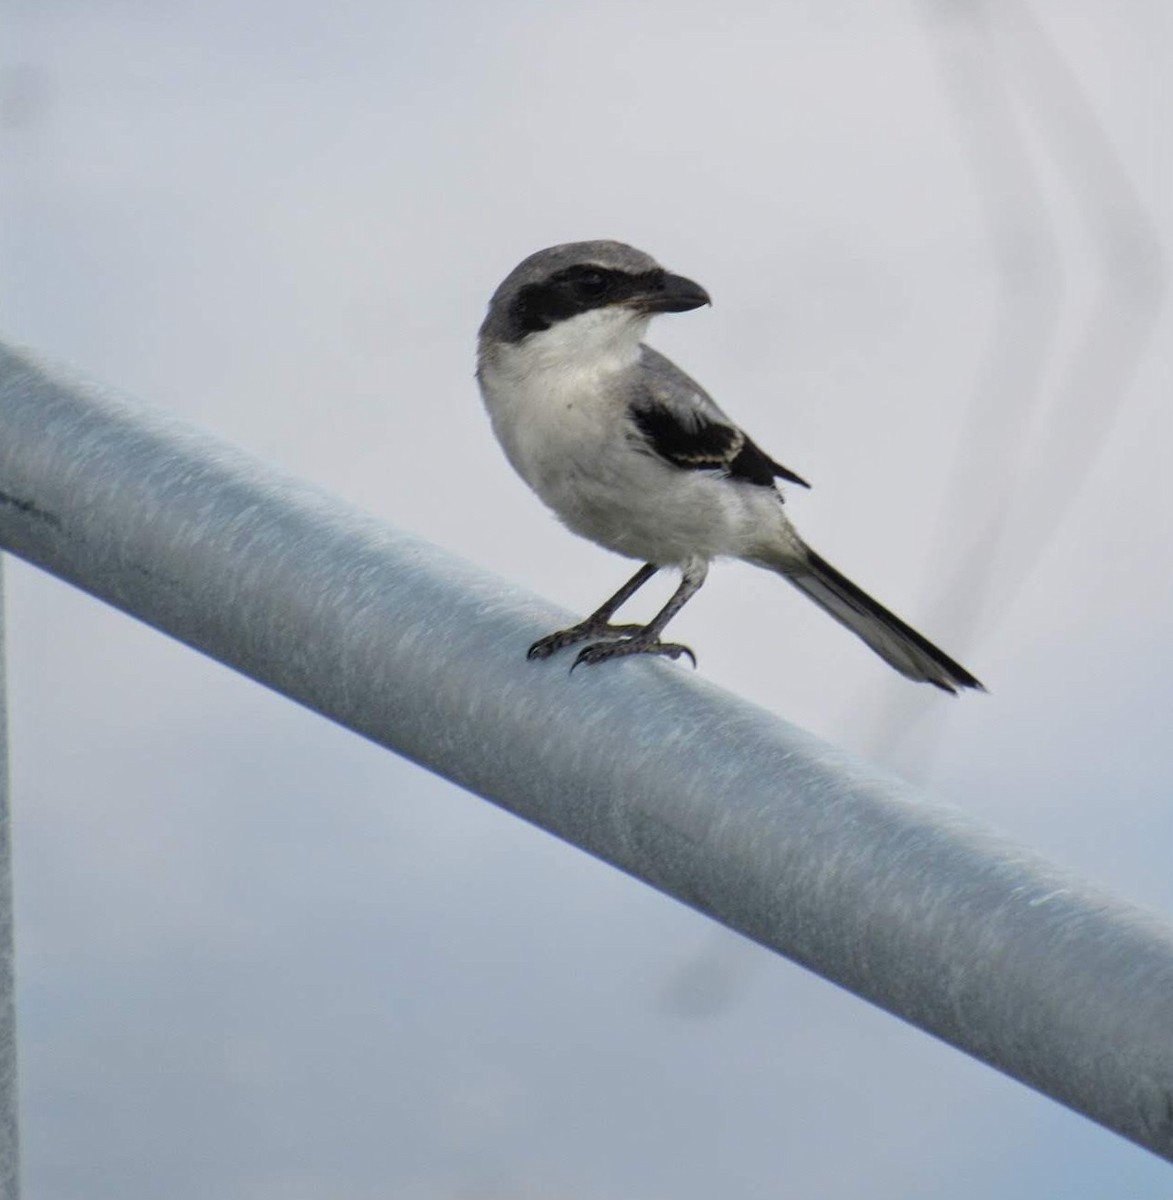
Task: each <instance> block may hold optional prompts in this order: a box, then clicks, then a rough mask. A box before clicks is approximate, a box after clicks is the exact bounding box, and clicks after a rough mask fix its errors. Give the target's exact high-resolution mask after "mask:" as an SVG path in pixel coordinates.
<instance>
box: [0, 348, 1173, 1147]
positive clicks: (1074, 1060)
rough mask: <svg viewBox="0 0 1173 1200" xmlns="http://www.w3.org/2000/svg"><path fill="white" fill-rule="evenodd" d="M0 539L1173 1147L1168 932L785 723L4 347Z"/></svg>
mask: <svg viewBox="0 0 1173 1200" xmlns="http://www.w3.org/2000/svg"><path fill="white" fill-rule="evenodd" d="M0 546H5V547H7V548H9V549H11V550H12V551H13V552H15V553H17V554H19V555H21V556H22V557H24V558H27V559H28V560H29V561H30V562H34V563H37V564H39V565H40V566H42V567H44V568H45V569H46V570H49V571H52V572H53V573H54V574H56V575H59V576H60V577H61V578H63V579H67V580H69V581H70V582H72V583H75V584H77V585H78V586H79V587H82V588H84V589H86V590H87V591H89V592H92V593H93V594H94V595H96V596H99V597H101V598H102V599H104V600H106V601H108V602H110V603H111V604H115V605H117V606H118V607H119V608H122V609H123V610H125V611H126V612H128V613H132V614H133V615H135V616H137V617H139V618H141V619H142V620H144V621H147V622H149V623H150V624H152V625H154V626H156V627H157V628H159V629H161V630H164V631H165V632H167V633H169V634H171V635H172V636H174V637H177V638H179V639H181V640H182V641H184V642H187V643H188V644H189V645H191V646H194V647H197V648H198V649H200V650H202V651H204V652H205V653H207V654H210V655H212V656H213V657H214V658H217V659H219V660H221V661H222V662H225V663H227V664H229V665H230V666H233V667H235V668H236V669H237V670H240V671H243V672H244V673H245V674H247V675H250V676H252V677H253V678H254V679H257V680H259V681H260V682H262V683H265V684H267V685H268V686H269V687H272V688H274V689H276V690H277V691H279V692H282V693H284V694H285V695H287V696H290V697H292V698H294V699H296V700H298V701H300V702H301V703H303V704H305V705H307V706H308V707H310V708H312V709H315V710H316V711H318V712H320V713H322V714H323V715H325V716H328V717H330V718H331V719H333V720H335V721H338V722H339V723H341V724H342V725H345V726H347V727H348V728H350V729H353V730H355V731H356V732H358V733H361V734H363V735H364V736H366V737H369V738H371V739H373V740H374V741H376V742H379V743H380V744H382V745H384V746H386V747H388V748H389V749H392V750H395V751H396V752H398V753H400V754H403V755H406V756H407V757H409V758H411V759H413V760H414V761H416V762H418V763H420V764H422V765H423V766H425V767H427V768H429V769H430V770H433V771H436V772H438V773H439V774H441V775H444V776H445V777H447V778H448V779H451V780H453V781H455V782H456V783H458V784H460V785H461V786H463V787H466V788H468V789H470V790H472V791H474V792H476V793H478V794H480V795H482V796H484V797H485V798H487V799H489V800H492V801H493V802H494V803H496V804H499V805H501V806H502V807H504V808H506V809H508V810H509V811H511V812H513V813H516V814H517V815H518V816H521V817H524V818H525V819H526V820H528V821H532V822H533V823H534V824H536V825H540V826H541V827H543V828H544V829H548V830H549V831H551V832H552V833H555V834H557V835H558V836H559V837H562V838H564V839H566V840H567V841H569V842H572V843H573V844H574V845H576V846H579V847H581V848H582V849H584V850H586V851H588V852H589V853H591V854H594V855H597V856H598V857H599V858H602V859H604V860H605V861H607V862H609V863H612V864H614V865H615V866H617V867H619V868H620V869H622V870H624V871H627V872H629V873H630V874H632V875H634V876H636V877H638V878H640V879H643V880H645V881H646V882H648V883H650V884H651V885H652V886H653V887H656V888H658V889H660V890H661V891H663V892H665V893H667V894H668V895H671V896H675V897H676V898H677V899H679V900H682V901H683V902H684V903H686V904H689V905H692V906H693V907H694V908H696V909H699V910H700V911H702V912H704V913H707V914H709V915H710V916H712V917H714V918H715V919H716V920H718V921H721V922H722V923H724V924H725V925H728V926H729V927H730V928H731V929H735V930H738V931H739V932H741V933H743V934H745V935H747V936H748V937H751V938H753V939H755V940H756V941H758V942H760V943H762V944H763V945H765V946H769V947H771V948H773V949H775V950H777V951H778V952H779V953H781V954H784V955H786V956H787V957H789V958H792V959H794V960H795V961H797V962H799V963H802V964H803V965H805V966H807V967H809V968H811V969H812V970H814V971H817V972H818V973H819V974H821V975H824V976H825V977H826V978H828V979H831V980H834V981H835V982H836V983H839V984H841V985H842V986H844V987H846V988H849V989H850V990H851V991H853V992H855V993H857V994H858V995H860V996H863V997H865V998H866V999H868V1000H870V1001H872V1002H873V1003H875V1004H878V1005H880V1006H882V1007H883V1008H886V1009H888V1010H889V1011H891V1012H893V1013H896V1014H897V1015H899V1016H901V1017H903V1018H904V1019H905V1020H907V1021H910V1022H912V1023H913V1024H915V1025H918V1026H920V1027H921V1028H923V1029H925V1030H928V1031H929V1032H931V1033H933V1034H935V1035H936V1036H937V1037H939V1038H942V1039H943V1040H945V1041H947V1042H950V1043H952V1044H953V1045H955V1046H957V1047H959V1048H960V1049H962V1050H965V1051H966V1052H968V1053H970V1054H972V1055H975V1056H976V1057H977V1058H980V1059H982V1060H984V1061H985V1062H988V1063H990V1064H991V1065H993V1066H995V1067H997V1068H999V1069H1000V1070H1002V1071H1005V1072H1006V1073H1007V1074H1009V1075H1012V1076H1014V1077H1015V1078H1017V1079H1020V1080H1022V1081H1023V1082H1025V1083H1027V1084H1029V1085H1031V1086H1032V1087H1035V1088H1037V1089H1038V1090H1039V1091H1041V1092H1044V1093H1046V1094H1047V1095H1049V1096H1052V1097H1054V1098H1055V1099H1056V1100H1059V1101H1060V1102H1062V1103H1064V1104H1067V1105H1069V1106H1070V1107H1072V1108H1074V1109H1076V1110H1078V1111H1080V1112H1082V1113H1085V1114H1086V1115H1087V1116H1089V1117H1091V1118H1092V1119H1094V1120H1096V1121H1099V1122H1100V1123H1101V1124H1103V1125H1106V1126H1108V1127H1109V1128H1110V1129H1114V1130H1116V1131H1117V1132H1119V1133H1121V1134H1123V1135H1124V1136H1125V1137H1128V1138H1132V1139H1133V1140H1134V1141H1136V1142H1138V1143H1139V1144H1141V1145H1143V1146H1147V1147H1148V1148H1149V1149H1150V1150H1152V1151H1154V1152H1155V1153H1157V1154H1160V1155H1162V1156H1164V1157H1166V1158H1169V1159H1171V1160H1173V931H1171V930H1170V928H1169V927H1168V926H1167V925H1163V924H1161V923H1159V922H1158V921H1157V920H1156V919H1155V918H1154V917H1151V916H1149V915H1146V914H1145V913H1143V912H1140V911H1138V910H1136V909H1133V908H1130V907H1128V906H1126V905H1124V904H1121V903H1119V902H1117V901H1114V900H1112V899H1110V898H1107V897H1105V896H1102V895H1098V894H1096V893H1094V892H1093V891H1092V890H1091V889H1090V888H1088V887H1086V886H1085V885H1083V884H1081V883H1079V882H1078V881H1076V880H1074V879H1072V878H1071V877H1069V876H1068V875H1066V874H1064V873H1062V872H1060V871H1058V870H1057V869H1055V868H1054V867H1051V866H1049V865H1047V864H1046V863H1044V862H1041V861H1039V860H1037V859H1035V858H1034V857H1033V856H1032V855H1030V854H1028V853H1026V852H1024V851H1022V850H1020V849H1018V848H1017V847H1015V846H1012V845H1009V844H1007V843H1005V842H1003V841H1000V840H998V839H996V838H994V837H992V836H990V835H988V834H986V833H985V832H983V831H982V830H980V829H979V828H977V827H976V826H975V825H974V824H973V823H971V822H970V821H968V820H966V819H965V818H964V817H963V816H961V815H959V814H956V813H952V812H949V811H947V810H943V809H938V808H932V807H929V806H927V805H925V804H922V803H920V802H914V801H913V800H912V799H911V798H910V795H909V793H908V792H907V789H906V788H904V787H903V786H902V785H901V784H899V783H897V782H895V781H893V780H891V779H889V778H886V777H884V776H882V775H880V774H878V773H877V772H876V771H874V770H872V769H871V768H869V767H867V766H865V765H863V764H862V763H859V762H857V761H854V760H852V759H850V758H849V757H847V756H846V755H844V754H842V753H840V752H839V751H837V750H835V749H833V748H832V747H830V746H828V745H826V744H824V743H822V742H820V741H818V740H817V739H815V738H813V737H811V736H810V735H809V734H807V733H804V732H803V731H802V730H800V729H797V728H795V727H794V726H792V725H788V724H787V723H785V722H784V721H781V720H779V719H777V718H776V717H774V716H772V715H771V714H769V713H766V712H764V711H762V710H761V709H758V708H755V707H753V706H752V705H749V704H747V703H745V702H744V701H742V700H739V699H737V698H736V697H734V696H731V695H729V694H727V693H725V692H722V691H721V690H719V689H718V688H716V687H713V686H712V685H710V684H708V683H706V682H705V681H704V680H703V679H702V678H699V677H697V676H695V675H693V674H691V673H690V672H688V671H686V670H681V669H679V668H678V667H675V666H672V665H670V664H667V663H661V662H645V661H631V662H624V663H620V664H613V665H612V667H611V668H608V669H604V670H593V671H585V670H584V671H576V672H575V674H574V676H573V677H568V675H567V663H566V662H565V661H563V660H561V659H558V658H554V659H552V660H549V661H547V662H545V663H540V664H538V663H532V662H527V661H526V660H525V648H526V647H527V646H528V645H529V644H530V642H532V641H533V639H534V637H535V636H536V635H538V634H540V633H542V632H544V631H547V630H549V629H552V628H555V627H557V626H558V625H559V624H560V623H564V622H565V621H566V618H567V614H565V613H561V612H559V611H557V610H555V609H553V608H551V607H550V606H549V605H548V604H545V603H542V602H541V601H538V600H535V599H533V598H532V597H530V596H527V595H525V594H522V593H520V592H518V591H517V590H516V589H515V588H513V587H511V586H510V585H508V584H506V583H504V582H502V581H500V580H498V579H495V578H493V577H492V576H489V575H487V574H485V573H484V572H483V571H481V570H478V569H477V568H475V567H472V566H470V565H468V564H466V563H463V562H461V561H458V560H456V559H454V558H453V557H452V556H450V555H448V554H446V553H445V552H443V551H441V550H439V549H437V548H436V547H434V546H431V545H428V544H426V543H424V542H422V541H420V540H418V539H417V538H414V537H411V536H409V535H407V534H404V533H400V532H398V531H396V530H394V529H391V528H388V527H387V526H385V525H383V524H381V523H379V522H376V521H374V520H373V519H371V518H370V517H367V516H364V515H363V514H361V513H358V512H355V511H353V510H352V509H349V508H347V507H346V506H344V505H343V504H341V503H339V502H338V501H336V500H333V499H331V498H330V497H328V496H325V495H323V494H321V493H320V492H317V491H315V490H313V489H312V488H309V487H306V486H305V485H303V484H300V483H298V482H296V481H294V480H291V479H288V478H285V477H283V476H281V475H279V474H277V473H276V472H274V471H273V470H271V469H270V468H268V467H266V466H264V465H263V464H260V463H258V462H256V461H254V460H253V459H251V458H248V457H246V456H245V455H243V454H241V453H239V452H238V451H236V450H233V449H231V448H230V447H226V446H224V445H222V444H220V443H218V442H216V441H214V440H213V439H211V438H209V437H206V436H204V435H202V434H199V433H196V432H193V431H192V430H190V429H189V428H187V427H185V426H182V425H180V424H179V423H178V422H175V421H173V420H170V419H168V418H165V417H163V416H160V415H159V414H157V413H152V412H146V411H143V410H142V409H141V408H139V407H137V406H135V405H132V404H129V403H127V402H125V401H122V400H119V399H116V398H113V397H111V396H110V395H108V394H107V393H105V392H101V391H99V390H97V389H95V388H92V387H88V386H85V385H81V384H78V383H75V382H72V381H70V380H68V379H66V378H64V377H63V376H62V375H61V374H60V373H59V372H56V371H53V370H49V369H47V368H45V367H43V366H41V365H38V364H37V363H36V362H35V361H34V360H32V359H31V358H29V357H28V356H25V355H18V354H14V353H11V352H4V351H0Z"/></svg>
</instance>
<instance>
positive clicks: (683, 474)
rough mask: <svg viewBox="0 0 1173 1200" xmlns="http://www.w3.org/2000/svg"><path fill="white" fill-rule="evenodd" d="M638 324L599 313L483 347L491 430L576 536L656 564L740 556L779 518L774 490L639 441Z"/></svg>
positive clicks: (480, 375)
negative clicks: (678, 462)
mask: <svg viewBox="0 0 1173 1200" xmlns="http://www.w3.org/2000/svg"><path fill="white" fill-rule="evenodd" d="M617 317H619V318H620V319H617ZM646 324H647V322H646V321H645V320H640V319H633V318H632V316H631V314H630V313H627V314H622V310H619V311H618V313H617V311H616V310H603V311H602V312H591V313H584V314H582V315H581V316H579V317H573V318H571V319H570V320H567V321H563V322H560V323H559V324H557V325H555V326H553V327H552V328H551V329H549V330H546V331H544V332H542V333H540V334H534V335H531V336H530V337H529V338H526V339H525V341H524V342H521V343H517V344H504V343H495V344H490V345H482V346H481V353H480V361H479V366H478V371H477V378H478V380H479V382H480V386H481V393H482V395H483V397H484V401H485V407H486V408H487V409H488V412H489V416H490V419H491V420H492V423H493V431H494V432H495V433H496V435H497V438H498V440H499V441H500V443H501V445H502V447H503V448H504V450H505V453H506V455H507V456H508V458H509V461H510V463H512V465H513V467H514V469H515V470H516V471H517V473H518V474H519V475H520V476H521V477H522V478H523V479H524V480H525V481H526V483H528V484H529V486H530V487H531V488H533V490H534V491H535V492H536V493H537V494H538V496H539V497H540V498H541V499H542V501H543V502H544V503H545V504H546V505H547V506H548V507H549V508H551V509H552V510H553V511H554V512H555V513H556V514H557V516H558V517H559V518H560V520H561V521H562V522H563V524H565V525H566V526H567V527H568V528H569V529H571V530H573V531H574V532H575V533H578V534H580V535H581V536H583V537H586V538H589V539H590V540H591V541H594V542H597V543H598V544H599V545H602V546H605V547H606V548H607V549H609V550H613V551H615V552H616V553H618V554H623V555H626V556H627V557H629V558H638V559H643V560H645V561H648V562H656V563H659V564H661V565H669V564H673V563H683V562H685V561H687V560H689V559H692V558H697V557H699V558H705V559H709V558H715V557H717V556H719V555H735V556H738V557H742V556H744V555H746V554H747V553H749V552H750V550H751V548H752V546H753V545H754V544H756V543H757V542H758V541H759V540H760V538H761V533H762V531H763V528H769V527H771V526H773V525H775V524H776V523H777V522H783V521H784V520H785V518H784V517H783V516H782V508H781V505H780V504H779V503H778V498H777V496H776V494H774V493H773V491H772V489H764V488H760V487H756V486H741V485H739V484H736V483H731V482H730V481H729V480H728V479H725V478H723V477H721V476H718V475H716V474H715V473H712V472H705V471H687V470H681V469H680V468H678V467H674V466H672V465H671V464H669V463H666V462H664V461H662V460H661V459H659V458H658V457H657V456H655V455H654V454H652V453H650V452H649V451H648V449H647V448H646V447H645V446H643V445H642V444H641V442H640V439H639V436H638V434H637V432H636V429H635V426H634V424H633V422H632V421H631V418H630V416H629V415H628V403H629V399H630V395H631V391H632V387H633V386H634V384H635V383H636V382H637V381H635V380H633V378H632V376H631V373H632V372H635V371H638V370H639V355H640V345H639V339H640V337H641V336H642V334H643V331H644V327H645V326H646ZM625 377H626V378H625Z"/></svg>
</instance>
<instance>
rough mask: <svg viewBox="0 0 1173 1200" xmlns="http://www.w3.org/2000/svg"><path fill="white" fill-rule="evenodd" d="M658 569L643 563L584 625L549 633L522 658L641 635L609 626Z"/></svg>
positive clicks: (625, 627)
mask: <svg viewBox="0 0 1173 1200" xmlns="http://www.w3.org/2000/svg"><path fill="white" fill-rule="evenodd" d="M659 569H660V568H659V567H657V566H656V565H655V563H645V564H644V565H643V566H642V567H640V569H639V570H638V571H636V573H635V574H634V575H633V576H632V577H631V578H630V579H629V580H628V581H627V582H626V583H625V584H624V585H623V586H622V587H621V588H620V589H619V591H617V592H616V593H615V595H614V596H612V597H611V599H610V600H607V601H605V602H604V603H603V604H602V605H601V606H600V607H599V608H598V610H597V611H595V612H593V613H591V615H590V616H589V617H587V618H586V620H585V621H580V622H579V623H578V624H577V625H572V626H571V627H570V628H569V629H560V630H559V631H558V632H557V633H551V634H549V635H548V636H547V637H544V638H541V639H540V640H539V641H536V642H534V644H533V645H532V646H531V647H530V648H529V651H528V652H527V653H526V658H529V659H534V658H549V657H550V655H551V654H553V653H554V652H555V651H556V650H561V649H562V648H563V647H564V646H573V645H574V643H575V642H585V641H586V640H587V638H593V637H607V636H609V637H622V636H623V635H624V634H636V633H639V632H641V631H642V630H643V628H644V627H643V626H642V625H611V624H609V622H610V620H611V618H612V617H613V616H614V615H615V613H616V612H617V611H618V610H619V609H620V608H621V607H622V606H623V605H624V604H626V603H627V601H628V600H630V599H631V598H632V596H634V595H635V594H636V592H638V591H639V589H640V588H641V587H643V585H644V584H645V583H647V581H648V580H649V579H651V577H652V576H653V575H655V573H656V572H657V571H658V570H659Z"/></svg>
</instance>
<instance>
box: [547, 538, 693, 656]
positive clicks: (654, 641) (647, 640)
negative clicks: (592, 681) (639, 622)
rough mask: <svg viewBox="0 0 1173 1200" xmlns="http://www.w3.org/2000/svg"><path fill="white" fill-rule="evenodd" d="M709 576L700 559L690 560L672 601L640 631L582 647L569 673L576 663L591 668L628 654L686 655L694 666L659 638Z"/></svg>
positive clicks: (675, 647) (684, 650)
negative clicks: (665, 627) (611, 640)
mask: <svg viewBox="0 0 1173 1200" xmlns="http://www.w3.org/2000/svg"><path fill="white" fill-rule="evenodd" d="M708 573H709V564H708V563H707V562H706V561H705V560H704V559H693V560H692V561H690V562H688V563H686V564H685V566H684V568H683V577H682V578H681V580H680V586H679V587H678V588H677V589H676V591H675V592H673V593H672V598H671V599H670V600H669V601H668V603H667V604H665V605H664V607H663V608H662V609H660V611H659V612H658V613H657V614H656V615H655V616H654V617H653V618H652V619H651V620H650V621H649V622H648V623H647V624H646V625H645V626H643V627H642V628H639V627H638V626H637V627H636V631H635V632H633V633H631V634H630V635H629V636H627V637H623V638H620V639H618V640H617V641H613V642H595V643H593V644H592V645H590V646H585V647H583V649H582V650H580V651H579V652H578V657H577V658H576V659H575V660H574V666H572V667H571V668H570V669H571V670H572V671H573V670H574V667H577V666H578V665H579V663H587V664H588V665H590V666H593V665H594V664H595V663H601V662H606V661H607V660H608V659H609V658H623V657H625V656H626V655H629V654H662V655H664V656H665V657H667V658H674V659H675V658H679V657H680V656H681V655H682V654H687V655H688V657H689V658H690V659H691V660H692V665H693V666H694V667H695V666H696V655H695V654H693V652H692V651H691V650H690V649H689V648H688V647H687V646H683V645H681V644H680V643H679V642H662V641H660V634H661V633H662V632H663V630H664V626H665V625H667V624H668V622H669V621H671V620H672V618H673V617H674V616H676V614H677V613H678V612H679V611H680V610H681V609H682V608H683V607H684V606H685V605H686V604H687V603H688V602H689V600H691V599H692V598H693V596H695V595H696V593H697V592H698V591H700V587H701V584H702V583H704V581H705V576H706V575H708Z"/></svg>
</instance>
